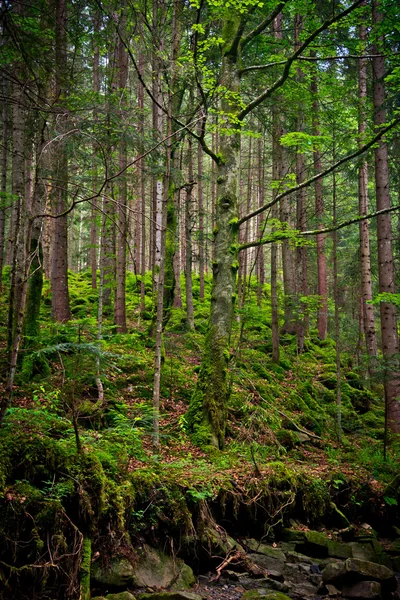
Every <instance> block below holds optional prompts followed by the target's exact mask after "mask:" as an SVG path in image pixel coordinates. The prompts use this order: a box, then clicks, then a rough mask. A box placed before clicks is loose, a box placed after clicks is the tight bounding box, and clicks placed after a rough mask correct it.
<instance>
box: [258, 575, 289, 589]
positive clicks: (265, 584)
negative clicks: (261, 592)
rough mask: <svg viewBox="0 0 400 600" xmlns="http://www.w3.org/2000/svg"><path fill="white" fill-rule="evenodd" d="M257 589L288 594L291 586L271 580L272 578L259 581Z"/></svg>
mask: <svg viewBox="0 0 400 600" xmlns="http://www.w3.org/2000/svg"><path fill="white" fill-rule="evenodd" d="M257 587H260V588H266V589H267V590H275V591H277V592H284V593H285V592H288V591H289V590H290V586H289V585H288V584H287V583H286V582H283V583H282V582H281V581H276V580H275V579H271V578H270V577H265V578H264V579H258V580H257Z"/></svg>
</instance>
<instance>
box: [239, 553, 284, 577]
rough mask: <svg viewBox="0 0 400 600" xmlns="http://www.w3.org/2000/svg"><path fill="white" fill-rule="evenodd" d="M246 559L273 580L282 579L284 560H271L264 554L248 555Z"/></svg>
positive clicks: (271, 558)
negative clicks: (266, 572)
mask: <svg viewBox="0 0 400 600" xmlns="http://www.w3.org/2000/svg"><path fill="white" fill-rule="evenodd" d="M247 558H248V560H249V561H251V562H252V563H254V564H255V565H257V566H258V567H261V569H264V570H265V571H268V573H269V574H270V576H272V577H273V579H279V578H280V577H282V574H283V569H284V566H285V563H284V559H283V560H282V559H280V558H273V557H271V556H267V555H265V554H248V555H247Z"/></svg>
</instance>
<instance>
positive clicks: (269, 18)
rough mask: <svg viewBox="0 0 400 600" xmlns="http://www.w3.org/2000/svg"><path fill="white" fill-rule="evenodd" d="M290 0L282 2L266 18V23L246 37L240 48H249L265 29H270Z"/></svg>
mask: <svg viewBox="0 0 400 600" xmlns="http://www.w3.org/2000/svg"><path fill="white" fill-rule="evenodd" d="M289 1H290V0H282V2H280V3H279V4H277V6H276V8H274V10H273V11H272V13H270V14H269V15H268V16H267V17H265V19H264V21H261V23H260V24H259V25H257V27H255V28H254V29H253V31H250V32H249V33H248V34H247V35H246V37H244V38H243V40H242V42H241V44H240V47H241V49H242V50H243V48H244V47H245V46H247V44H249V43H250V42H251V41H252V40H253V39H254V38H255V37H256V36H257V35H258V34H260V33H262V32H263V31H264V29H266V28H267V27H268V25H270V24H271V23H272V21H273V20H274V19H275V17H277V16H278V15H279V13H280V12H281V11H282V9H283V8H284V6H285V4H287V2H289Z"/></svg>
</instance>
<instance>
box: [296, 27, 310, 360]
mask: <svg viewBox="0 0 400 600" xmlns="http://www.w3.org/2000/svg"><path fill="white" fill-rule="evenodd" d="M300 26H301V17H300V15H296V17H295V48H296V49H297V47H298V45H299V35H300ZM297 78H298V80H299V81H302V79H303V78H304V75H303V72H302V71H301V69H297ZM303 120H304V116H303V110H302V108H301V109H300V112H299V115H298V122H297V130H298V131H303V130H304V122H303ZM304 180H305V160H304V154H302V153H299V152H298V153H297V154H296V184H297V185H299V184H300V183H302V182H303V181H304ZM296 200H297V229H299V230H300V231H305V229H306V228H307V212H306V211H307V206H306V203H307V190H306V189H305V188H303V189H301V190H300V191H299V192H298V193H297V197H296ZM296 254H297V256H296V258H297V280H298V284H297V310H298V317H297V347H298V350H299V352H303V351H304V338H305V335H306V332H307V329H308V315H307V307H306V305H305V304H304V303H303V302H301V300H300V297H301V296H307V295H308V271H307V250H306V247H305V246H299V247H298V248H297V253H296Z"/></svg>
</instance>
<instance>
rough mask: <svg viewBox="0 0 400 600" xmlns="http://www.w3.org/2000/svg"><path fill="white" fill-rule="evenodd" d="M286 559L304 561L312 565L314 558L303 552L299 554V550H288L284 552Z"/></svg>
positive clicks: (297, 561)
mask: <svg viewBox="0 0 400 600" xmlns="http://www.w3.org/2000/svg"><path fill="white" fill-rule="evenodd" d="M286 556H287V559H288V561H289V562H291V563H300V562H301V563H305V564H309V565H312V564H313V563H314V559H313V558H310V557H309V556H306V555H305V554H300V553H299V552H294V551H289V552H287V553H286Z"/></svg>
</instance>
